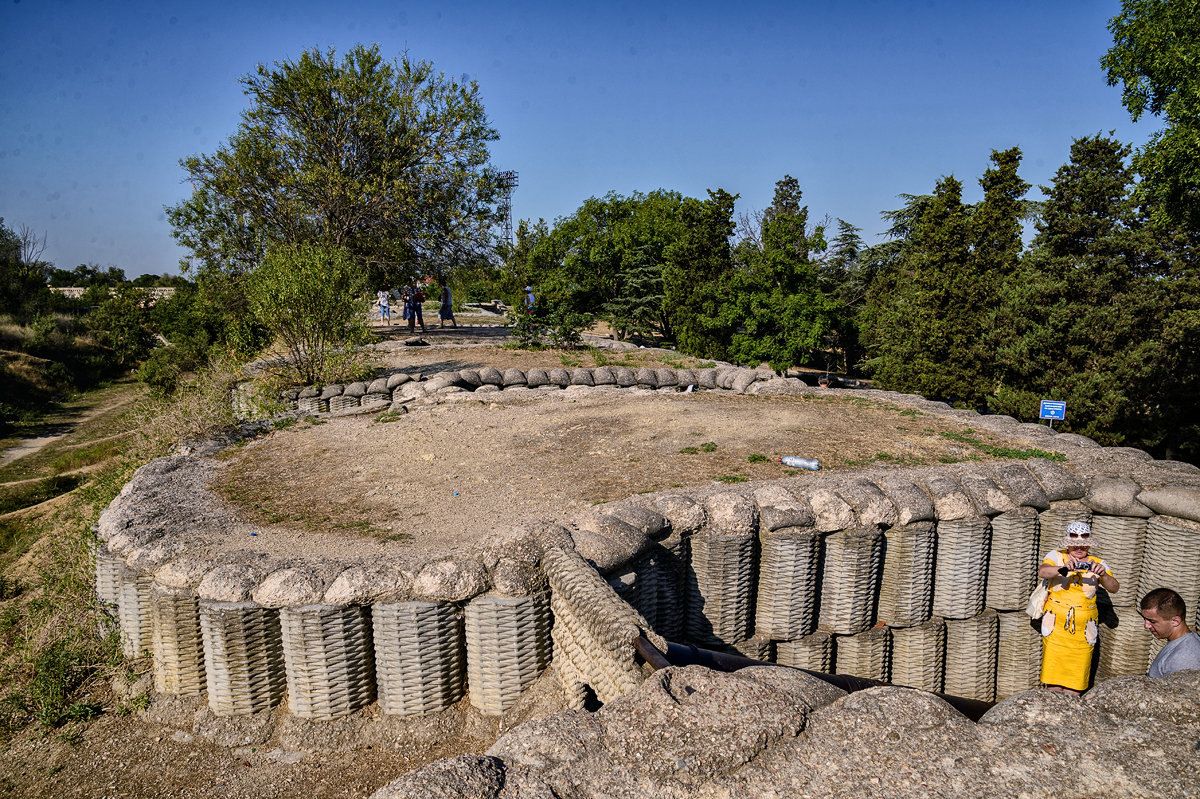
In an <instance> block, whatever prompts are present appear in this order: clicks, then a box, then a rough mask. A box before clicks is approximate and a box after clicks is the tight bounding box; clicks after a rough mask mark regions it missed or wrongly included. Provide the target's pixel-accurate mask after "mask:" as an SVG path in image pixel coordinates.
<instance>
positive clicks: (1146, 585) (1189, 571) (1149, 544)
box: [1117, 516, 1200, 612]
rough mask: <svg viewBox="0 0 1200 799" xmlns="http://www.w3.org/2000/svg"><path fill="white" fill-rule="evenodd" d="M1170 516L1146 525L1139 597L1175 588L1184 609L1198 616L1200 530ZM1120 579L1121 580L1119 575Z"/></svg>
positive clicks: (1159, 518)
mask: <svg viewBox="0 0 1200 799" xmlns="http://www.w3.org/2000/svg"><path fill="white" fill-rule="evenodd" d="M1191 524H1194V523H1192V522H1184V521H1183V520H1182V519H1175V518H1173V517H1167V516H1155V517H1153V518H1151V519H1150V522H1149V523H1148V524H1147V525H1146V548H1145V551H1144V552H1143V554H1142V573H1141V575H1140V579H1139V580H1138V591H1137V596H1138V597H1139V599H1140V597H1143V596H1145V595H1146V594H1147V593H1149V592H1150V591H1152V590H1154V589H1155V588H1172V589H1174V590H1175V591H1176V592H1178V593H1179V596H1181V597H1183V603H1184V605H1185V606H1186V607H1187V608H1188V609H1190V610H1191V611H1193V612H1195V610H1196V609H1197V607H1198V606H1200V530H1196V529H1194V528H1193V527H1191V526H1185V525H1191ZM1117 579H1118V580H1120V579H1121V576H1120V575H1119V574H1118V575H1117Z"/></svg>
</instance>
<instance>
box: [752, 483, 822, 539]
mask: <svg viewBox="0 0 1200 799" xmlns="http://www.w3.org/2000/svg"><path fill="white" fill-rule="evenodd" d="M754 501H755V502H756V503H757V504H758V517H759V521H758V527H759V530H760V531H767V532H774V531H775V530H782V529H783V528H785V527H809V526H811V525H812V524H813V512H812V509H811V508H809V507H808V505H806V504H805V503H804V501H803V500H801V499H798V498H797V497H796V496H795V495H794V494H792V493H791V492H790V491H788V490H787V489H785V488H783V487H782V486H778V485H771V486H765V487H763V488H758V489H755V491H754Z"/></svg>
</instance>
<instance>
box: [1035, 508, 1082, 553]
mask: <svg viewBox="0 0 1200 799" xmlns="http://www.w3.org/2000/svg"><path fill="white" fill-rule="evenodd" d="M1091 520H1092V512H1091V511H1089V510H1086V509H1084V508H1051V509H1050V510H1046V511H1042V512H1041V513H1040V514H1038V563H1041V562H1042V558H1044V557H1046V553H1047V552H1049V551H1050V550H1052V549H1058V544H1059V542H1060V541H1062V539H1063V536H1064V535H1066V534H1067V525H1068V524H1070V523H1071V522H1090V521H1091Z"/></svg>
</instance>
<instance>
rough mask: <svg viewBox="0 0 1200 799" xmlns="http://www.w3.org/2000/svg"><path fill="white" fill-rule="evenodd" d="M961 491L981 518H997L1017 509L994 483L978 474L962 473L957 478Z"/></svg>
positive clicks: (1014, 503)
mask: <svg viewBox="0 0 1200 799" xmlns="http://www.w3.org/2000/svg"><path fill="white" fill-rule="evenodd" d="M959 481H960V482H961V483H962V487H963V490H965V491H966V492H967V494H968V495H969V496H970V497H971V499H972V500H973V501H974V502H975V507H976V508H978V510H979V515H981V516H988V517H991V516H998V515H1000V514H1001V513H1004V512H1005V511H1009V510H1012V509H1013V508H1015V507H1017V503H1016V502H1014V501H1013V500H1012V499H1011V498H1010V497H1009V496H1008V494H1006V493H1004V491H1003V489H1001V488H1000V486H999V485H997V484H996V481H995V480H993V479H992V478H991V477H988V476H987V475H986V474H983V473H980V472H974V471H970V472H963V474H962V475H961V476H960V477H959Z"/></svg>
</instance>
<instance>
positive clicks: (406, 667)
mask: <svg viewBox="0 0 1200 799" xmlns="http://www.w3.org/2000/svg"><path fill="white" fill-rule="evenodd" d="M371 625H372V628H373V638H374V641H375V673H376V678H375V679H376V683H377V685H378V687H379V708H380V709H381V710H382V711H383V712H384V713H386V714H388V715H392V716H415V715H423V714H425V713H435V712H437V711H439V710H444V709H446V708H447V707H449V706H450V705H452V704H454V703H455V702H457V701H458V700H459V699H461V698H462V695H463V660H464V651H463V636H462V618H461V615H460V614H459V612H458V611H457V610H456V609H455V608H454V606H453V605H450V604H448V603H445V602H379V603H376V604H375V605H372V606H371Z"/></svg>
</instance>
